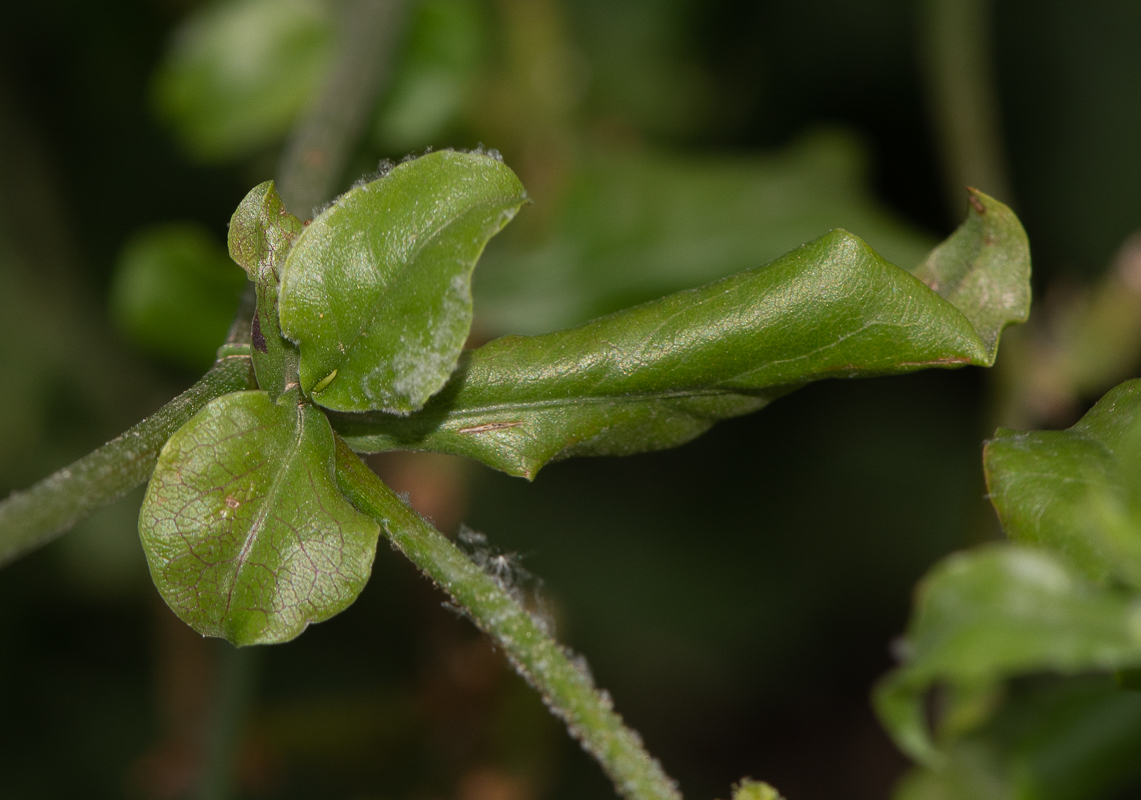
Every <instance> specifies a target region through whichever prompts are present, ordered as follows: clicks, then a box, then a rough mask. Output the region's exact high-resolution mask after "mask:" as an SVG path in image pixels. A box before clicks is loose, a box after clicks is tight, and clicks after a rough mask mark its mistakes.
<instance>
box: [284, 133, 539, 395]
mask: <svg viewBox="0 0 1141 800" xmlns="http://www.w3.org/2000/svg"><path fill="white" fill-rule="evenodd" d="M526 199H527V195H526V193H525V192H524V191H523V186H522V184H521V183H519V179H518V178H516V177H515V174H514V173H513V172H512V171H511V170H510V169H508V168H507V167H506V166H504V165H503V163H502V162H501V161H499V160H498V159H496V158H492V157H490V156H487V155H483V154H479V153H457V152H451V151H442V152H438V153H432V154H430V155H426V156H423V157H421V158H417V159H415V160H413V161H406V162H404V163H403V164H401V165H399V166H398V167H395V168H394V169H392V170H391V171H390V172H389V173H388V174H387V175H385V176H384V177H382V178H380V179H378V180H375V181H373V182H371V183H368V184H365V185H363V186H360V187H357V188H355V189H353V190H352V191H350V192H348V193H347V194H345V195H343V196H342V197H341V198H340V199H338V200H337V202H336V203H335V204H334V205H333V206H332V207H330V208H329V209H327V210H326V211H325V212H323V213H322V214H320V215H319V216H318V217H317V218H316V219H314V220H313V222H312V224H310V225H309V226H308V227H307V228H306V229H305V232H304V233H303V234H302V235H301V236H300V237H299V238H298V240H297V243H296V244H295V245H294V247H293V249H292V250H291V251H290V253H289V257H288V258H287V260H286V265H285V272H284V274H283V275H282V284H281V327H282V330H283V331H284V332H285V335H286V336H288V337H289V338H290V339H292V340H293V341H295V342H297V343H298V344H299V346H300V348H301V385H302V387H303V388H304V389H305V391H306V392H307V393H311V394H312V396H313V398H314V399H315V400H316V401H317V402H318V403H320V404H321V405H323V406H325V407H327V408H332V409H337V410H340V411H366V410H370V409H378V410H385V411H390V412H393V413H396V414H407V413H409V412H411V411H415V410H416V409H418V408H420V407H421V406H423V405H424V403H425V402H426V401H427V400H428V398H429V397H431V396H432V395H433V394H434V393H435V392H437V391H439V389H440V388H441V387H442V386H443V385H444V383H445V382H446V381H447V379H448V376H449V375H450V374H451V373H452V370H453V369H454V368H455V366H456V360H457V359H458V357H459V354H460V350H461V348H462V347H463V343H464V341H465V340H466V339H467V336H468V332H469V330H470V328H471V317H472V308H471V273H472V270H473V269H474V268H475V263H476V261H477V260H478V259H479V256H480V253H482V252H483V248H484V246H485V245H486V244H487V241H488V240H489V239H490V238H491V237H492V236H494V235H495V234H496V233H497V232H498V231H499V230H500V229H501V228H502V227H503V226H504V225H506V224H507V222H508V221H510V220H511V218H512V217H513V216H514V215H515V212H516V211H518V209H519V207H520V206H521V205H522V204H523V203H524V202H525V201H526Z"/></svg>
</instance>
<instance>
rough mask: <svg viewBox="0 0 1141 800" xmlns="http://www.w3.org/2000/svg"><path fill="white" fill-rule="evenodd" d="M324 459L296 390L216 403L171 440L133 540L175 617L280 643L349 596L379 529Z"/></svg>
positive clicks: (230, 635) (328, 438) (244, 641)
mask: <svg viewBox="0 0 1141 800" xmlns="http://www.w3.org/2000/svg"><path fill="white" fill-rule="evenodd" d="M334 453H335V450H334V443H333V433H332V431H331V430H330V428H329V423H328V421H327V420H326V419H325V415H324V414H323V413H322V412H321V411H320V409H317V408H315V407H313V406H312V405H310V404H308V403H302V402H299V400H298V394H297V391H296V390H294V391H293V392H291V393H289V394H286V395H283V396H282V397H281V399H280V402H278V403H273V402H271V401H270V399H269V395H267V394H266V393H265V392H261V391H255V392H237V393H235V394H229V395H225V396H223V397H219V398H217V399H216V400H213V401H211V402H210V403H209V404H208V405H207V406H206V407H205V408H204V409H203V410H202V411H200V412H199V413H198V414H197V415H195V416H194V417H193V418H192V419H191V420H190V422H188V423H187V424H186V425H185V426H184V427H183V428H181V429H180V430H179V431H178V432H177V433H175V434H174V436H172V437H171V438H170V441H169V442H167V444H166V446H165V447H164V448H163V450H162V453H161V455H160V456H159V460H158V465H157V466H156V467H155V471H154V475H153V476H152V477H151V482H150V485H149V486H148V487H147V494H146V499H145V500H144V501H143V507H142V510H141V512H140V514H139V533H140V535H141V537H142V541H143V547H144V549H145V550H146V554H147V561H148V562H149V564H150V569H151V575H152V577H153V578H154V582H155V585H156V586H157V587H158V590H159V592H160V593H161V594H162V596H163V599H165V600H166V602H167V604H168V605H169V606H170V607H171V608H172V609H173V610H174V612H175V613H176V614H177V615H178V616H179V617H180V618H181V619H182V620H183V621H185V622H186V623H187V624H189V625H190V626H191V627H193V628H194V629H195V630H196V631H198V632H199V633H202V634H204V635H207V636H221V637H224V638H226V639H228V640H229V641H231V642H233V643H234V644H236V645H249V644H268V643H273V642H284V641H287V640H289V639H292V638H294V637H295V636H297V635H299V634H300V633H301V632H302V631H303V630H304V629H305V627H306V626H307V625H309V624H310V623H312V622H320V621H322V620H325V619H328V618H329V617H331V616H333V615H334V614H337V613H338V612H340V611H342V610H344V609H345V608H347V607H348V606H349V604H351V603H352V602H353V600H355V599H356V596H357V595H358V594H359V593H360V591H361V589H362V588H364V585H365V582H366V581H367V580H368V575H369V571H370V569H371V567H372V560H373V556H374V554H375V551H376V540H377V536H378V535H379V528H378V526H377V524H376V523H375V522H373V521H372V520H370V519H369V518H368V517H365V516H364V515H362V514H360V513H359V512H358V511H356V509H354V508H353V507H352V506H351V505H350V504H349V502H348V501H347V500H345V499H344V497H343V496H342V495H341V493H340V491H339V490H338V489H337V485H336V480H335V477H334V472H333V470H334Z"/></svg>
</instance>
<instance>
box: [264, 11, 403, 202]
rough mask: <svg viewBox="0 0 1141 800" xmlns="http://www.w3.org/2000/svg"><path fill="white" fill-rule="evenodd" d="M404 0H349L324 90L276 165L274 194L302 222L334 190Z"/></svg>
mask: <svg viewBox="0 0 1141 800" xmlns="http://www.w3.org/2000/svg"><path fill="white" fill-rule="evenodd" d="M405 6H406V2H405V0H348V2H347V3H346V6H345V10H344V13H343V15H342V18H341V26H342V30H341V46H340V48H339V49H338V52H337V56H336V60H335V61H334V62H333V65H332V67H331V68H330V70H329V75H328V78H327V79H326V81H325V85H324V87H322V90H321V91H320V92H318V94H317V100H316V102H315V103H314V104H313V106H312V108H310V109H309V112H308V113H307V114H306V116H305V117H304V118H303V119H302V120H301V122H300V123H298V125H297V126H296V127H295V128H294V129H293V133H292V135H291V136H290V138H289V141H288V142H287V143H286V146H285V152H284V153H283V154H282V157H281V163H280V164H279V165H278V171H277V182H278V192H279V193H280V194H281V197H282V200H284V201H285V207H286V208H287V209H289V211H290V212H291V213H293V214H295V215H297V216H298V217H300V218H301V219H309V218H310V217H311V216H313V209H314V207H316V206H318V205H320V204H321V203H324V202H326V201H327V200H328V199H329V198H330V197H332V195H333V193H334V192H335V191H336V189H337V182H338V181H339V180H340V178H341V173H342V172H343V171H344V168H345V164H346V162H347V161H348V156H349V151H350V150H351V148H352V147H353V146H354V145H355V144H356V142H357V140H358V139H359V138H360V133H361V131H362V129H363V127H364V124H365V122H366V120H367V118H368V111H369V109H370V108H371V107H372V101H373V99H374V98H375V96H376V93H377V91H378V89H379V88H380V86H381V85H382V84H383V83H384V80H385V78H386V77H387V75H386V73H387V72H388V70H389V68H390V66H391V60H392V59H391V58H390V56H391V53H392V49H393V46H394V44H395V42H396V34H397V32H398V31H399V30H400V27H401V26H400V22H401V19H402V17H403V16H404V8H405Z"/></svg>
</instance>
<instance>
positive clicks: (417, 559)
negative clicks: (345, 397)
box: [337, 437, 681, 800]
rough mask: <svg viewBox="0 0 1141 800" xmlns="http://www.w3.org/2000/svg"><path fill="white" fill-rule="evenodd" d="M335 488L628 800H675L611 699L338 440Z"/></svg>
mask: <svg viewBox="0 0 1141 800" xmlns="http://www.w3.org/2000/svg"><path fill="white" fill-rule="evenodd" d="M337 482H338V485H339V486H340V489H341V491H342V492H344V494H345V496H346V497H348V498H349V500H350V501H351V502H352V503H353V504H354V505H356V506H357V508H359V509H360V510H361V511H362V512H364V513H365V514H368V515H369V516H371V517H373V518H374V519H375V520H376V521H377V522H378V523H380V526H381V530H382V531H383V532H384V535H385V536H386V537H387V538H388V540H389V541H390V542H391V543H392V544H393V546H394V547H396V549H398V550H399V551H400V552H401V553H403V554H404V555H405V556H407V557H408V558H409V559H410V560H411V561H412V563H414V564H415V565H416V566H418V567H419V568H420V569H421V570H423V572H424V574H425V575H427V576H428V577H429V578H431V579H432V580H433V581H435V583H436V584H437V585H438V586H439V587H440V588H441V589H443V590H444V591H445V592H447V593H448V595H449V596H451V598H452V599H453V600H454V601H455V602H456V604H457V605H458V606H459V607H460V608H462V609H463V610H464V611H465V612H466V613H467V614H469V615H470V617H471V619H472V621H473V622H475V624H476V625H477V626H478V627H479V628H480V629H481V630H483V631H484V632H485V633H487V634H488V635H489V636H491V637H492V638H493V639H494V640H495V641H496V643H498V645H499V646H500V647H501V648H502V649H503V652H504V653H505V654H506V655H507V657H508V659H510V661H511V663H512V664H513V665H514V667H515V669H516V670H517V671H518V672H519V674H520V675H522V676H523V677H524V678H525V679H526V680H527V682H528V683H530V684H531V686H533V687H534V688H535V689H536V690H537V691H538V692H539V693H540V694H542V696H543V700H544V701H545V702H546V704H547V707H548V708H550V709H551V711H552V712H553V713H554V714H556V715H557V716H559V717H560V718H562V720H563V722H565V723H566V726H567V729H568V730H569V731H570V733H571V735H572V736H574V738H576V739H577V740H578V741H579V743H580V744H582V746H583V749H585V750H586V751H587V752H588V753H590V754H591V755H592V756H594V758H595V759H597V760H598V763H599V764H600V765H601V766H602V769H603V770H604V771H605V772H606V774H607V775H608V776H609V777H610V779H611V780H612V781H613V782H614V786H615V787H616V788H617V789H618V791H619V792H620V793H621V794H622V796H624V797H626V798H629V800H681V793H680V792H679V791H678V788H677V785H676V784H675V782H674V781H673V780H672V779H671V778H670V777H669V776H668V775H666V773H665V772H664V771H663V770H662V767H661V765H660V764H659V763H658V762H657V760H655V759H654V758H653V757H652V756H651V755H650V754H649V753H647V752H646V749H645V747H644V746H643V744H642V739H641V737H640V736H639V735H638V734H637V732H635V731H634V730H631V729H630V728H628V727H626V725H625V724H624V723H623V722H622V717H620V716H619V715H618V714H617V713H615V711H614V710H613V705H612V703H611V701H610V698H609V696H608V695H607V694H606V693H605V692H602V691H600V690H599V689H598V688H597V687H595V685H594V681H593V679H592V678H591V677H590V674H589V673H588V672H587V671H586V669H585V668H584V667H581V666H578V665H577V664H576V663H575V662H574V661H573V660H572V658H571V657H570V655H569V654H568V652H567V651H566V650H565V649H564V648H563V647H562V646H561V645H559V643H558V642H556V641H555V640H554V639H552V638H551V637H550V636H549V635H548V634H547V632H546V631H545V630H544V628H543V626H542V625H541V624H540V623H539V622H537V621H536V620H535V619H534V618H532V617H531V615H530V614H528V613H527V611H526V610H525V609H524V608H523V607H522V606H521V605H520V604H519V603H518V602H517V601H516V600H515V599H514V598H513V597H512V596H511V595H510V594H509V593H508V592H507V591H506V590H505V589H504V588H503V587H502V586H500V584H499V583H497V582H496V581H495V579H494V578H493V577H492V576H490V575H488V574H487V573H486V572H484V571H483V570H482V569H480V568H479V567H478V566H476V565H475V564H474V563H473V562H472V560H471V559H470V558H468V557H467V556H466V555H464V553H463V552H462V551H461V550H460V549H459V548H458V547H456V545H454V544H453V543H452V542H451V541H450V540H449V539H448V538H447V537H445V536H444V535H443V534H441V533H440V532H439V531H437V530H436V529H435V528H433V527H432V526H431V525H429V524H428V523H427V522H426V521H425V520H424V519H423V518H422V517H421V516H420V515H419V514H417V513H416V512H415V511H413V510H412V509H411V508H409V507H408V506H407V505H405V504H404V503H403V502H402V501H401V500H400V498H399V497H397V496H396V494H395V493H394V492H393V491H392V490H391V489H389V488H388V486H386V485H385V484H384V483H383V482H382V481H381V480H380V479H379V478H378V477H377V476H376V475H375V474H374V473H373V472H372V470H370V469H369V468H368V467H367V466H366V465H365V464H364V462H362V461H361V459H360V458H359V457H358V456H357V455H356V454H355V453H354V452H353V451H352V450H351V449H350V448H349V446H348V445H347V444H345V442H344V440H342V439H341V438H340V437H338V438H337Z"/></svg>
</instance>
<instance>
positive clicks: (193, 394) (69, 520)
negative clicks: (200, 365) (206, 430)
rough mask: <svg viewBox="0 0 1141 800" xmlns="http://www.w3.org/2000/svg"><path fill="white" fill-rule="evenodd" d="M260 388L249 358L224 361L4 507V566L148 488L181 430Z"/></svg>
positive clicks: (0, 519) (0, 512)
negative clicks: (225, 400)
mask: <svg viewBox="0 0 1141 800" xmlns="http://www.w3.org/2000/svg"><path fill="white" fill-rule="evenodd" d="M251 388H255V383H254V375H253V368H252V366H251V364H250V359H249V357H248V356H240V355H231V356H226V357H224V358H220V359H219V360H218V361H216V362H215V363H214V366H213V367H212V368H211V369H210V371H209V372H207V373H206V374H205V375H204V376H203V377H202V379H201V380H200V381H198V383H196V384H194V385H193V386H192V387H190V388H189V389H187V390H186V391H185V392H183V393H182V394H180V395H179V396H178V397H176V398H175V399H174V400H171V401H170V402H169V403H167V404H166V405H165V406H163V407H162V408H161V409H159V410H158V411H157V412H156V413H155V414H153V415H152V416H150V417H148V418H147V419H145V420H143V421H142V422H140V423H139V424H138V425H135V426H134V427H133V428H131V429H130V430H128V431H127V432H126V433H124V434H122V435H120V436H118V437H116V438H114V439H112V440H111V441H110V442H108V443H107V444H105V445H103V446H102V447H100V448H99V449H98V450H95V451H93V452H91V453H89V454H87V455H86V456H84V457H83V458H81V459H79V460H78V461H76V462H74V463H73V464H71V465H70V466H68V467H65V468H63V469H61V470H59V471H58V472H56V473H54V474H53V475H49V476H48V477H47V478H44V479H43V480H42V481H40V482H39V483H37V484H36V485H35V486H33V487H31V488H30V489H26V490H24V491H22V492H13V493H12V494H11V495H9V496H8V498H7V499H6V500H4V501H3V502H2V503H0V567H2V566H4V565H5V564H8V563H9V562H11V561H13V560H14V559H16V558H18V557H19V556H21V555H23V554H24V553H26V552H28V551H29V550H33V549H35V548H37V547H40V546H41V545H44V544H47V543H48V542H50V541H52V540H53V539H55V538H56V537H57V536H59V535H60V534H62V533H64V532H65V531H67V530H68V529H69V528H71V526H73V525H74V524H75V523H77V522H79V521H80V520H82V519H84V518H85V517H87V516H89V515H90V514H92V513H94V512H95V511H97V510H98V509H99V508H101V507H102V506H104V505H106V504H107V503H110V502H111V501H113V500H116V499H117V498H119V497H122V496H123V495H124V494H126V493H127V492H129V491H130V490H131V489H134V488H135V487H136V486H138V485H139V484H140V483H143V482H144V481H145V480H146V479H147V478H148V477H149V476H150V474H151V472H152V471H153V470H154V466H155V462H156V461H158V454H159V451H160V450H161V449H162V446H163V445H164V444H166V440H167V439H169V438H170V436H171V434H173V433H174V432H175V431H176V430H178V429H179V428H181V427H182V426H183V425H184V424H186V422H187V420H189V419H190V418H191V417H192V416H194V415H195V414H197V413H198V410H199V409H201V408H202V407H203V406H205V405H206V404H207V403H208V402H210V401H211V400H213V399H214V398H215V397H220V396H222V395H224V394H229V393H230V392H237V391H240V390H242V389H251Z"/></svg>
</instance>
